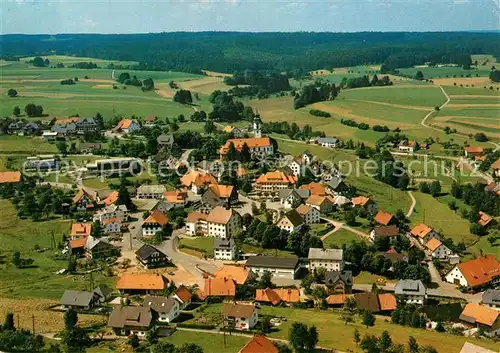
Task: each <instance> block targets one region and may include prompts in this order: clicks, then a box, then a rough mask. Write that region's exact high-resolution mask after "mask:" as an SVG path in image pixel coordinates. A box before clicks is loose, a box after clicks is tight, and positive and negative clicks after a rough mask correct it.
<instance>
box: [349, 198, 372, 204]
mask: <svg viewBox="0 0 500 353" xmlns="http://www.w3.org/2000/svg"><path fill="white" fill-rule="evenodd" d="M369 201H370V198H369V197H364V196H356V197H353V198H352V199H351V202H352V204H353V205H354V206H364V205H366V204H367V203H368V202H369Z"/></svg>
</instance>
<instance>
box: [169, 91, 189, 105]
mask: <svg viewBox="0 0 500 353" xmlns="http://www.w3.org/2000/svg"><path fill="white" fill-rule="evenodd" d="M173 100H174V102H178V103H181V104H191V103H193V97H192V95H191V91H189V90H184V89H180V90H178V91H177V92H175V95H174V98H173Z"/></svg>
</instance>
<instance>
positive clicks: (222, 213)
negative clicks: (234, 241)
mask: <svg viewBox="0 0 500 353" xmlns="http://www.w3.org/2000/svg"><path fill="white" fill-rule="evenodd" d="M207 228H208V235H209V236H212V237H218V238H223V239H225V238H228V237H232V236H234V235H235V234H236V233H237V232H239V231H240V230H241V216H240V214H239V213H238V212H236V211H235V210H233V209H227V208H224V207H216V208H214V209H213V210H212V211H210V213H209V214H208V216H207Z"/></svg>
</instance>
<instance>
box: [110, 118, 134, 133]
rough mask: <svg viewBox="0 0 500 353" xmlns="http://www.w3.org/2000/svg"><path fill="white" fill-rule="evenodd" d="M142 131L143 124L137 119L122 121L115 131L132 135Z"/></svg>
mask: <svg viewBox="0 0 500 353" xmlns="http://www.w3.org/2000/svg"><path fill="white" fill-rule="evenodd" d="M140 129H141V124H140V123H139V122H138V121H137V120H135V119H133V120H132V119H122V120H120V122H119V123H118V124H117V125H116V126H115V128H114V129H113V130H114V131H116V132H123V133H125V134H130V133H133V132H136V131H139V130H140Z"/></svg>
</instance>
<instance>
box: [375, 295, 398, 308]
mask: <svg viewBox="0 0 500 353" xmlns="http://www.w3.org/2000/svg"><path fill="white" fill-rule="evenodd" d="M378 302H379V304H380V311H387V310H391V311H392V310H396V307H397V305H398V302H397V300H396V297H395V296H394V295H393V294H391V293H382V294H379V295H378Z"/></svg>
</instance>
